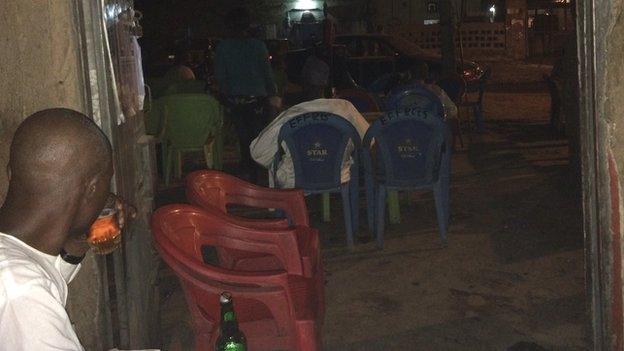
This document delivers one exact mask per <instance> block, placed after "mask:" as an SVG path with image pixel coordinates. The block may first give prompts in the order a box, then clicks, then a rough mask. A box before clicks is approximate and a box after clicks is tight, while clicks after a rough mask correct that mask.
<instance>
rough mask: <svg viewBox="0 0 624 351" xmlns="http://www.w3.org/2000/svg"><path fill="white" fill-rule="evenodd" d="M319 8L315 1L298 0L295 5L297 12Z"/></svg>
mask: <svg viewBox="0 0 624 351" xmlns="http://www.w3.org/2000/svg"><path fill="white" fill-rule="evenodd" d="M317 7H318V5H317V3H316V1H314V0H297V2H296V3H295V9H297V10H313V9H315V8H317Z"/></svg>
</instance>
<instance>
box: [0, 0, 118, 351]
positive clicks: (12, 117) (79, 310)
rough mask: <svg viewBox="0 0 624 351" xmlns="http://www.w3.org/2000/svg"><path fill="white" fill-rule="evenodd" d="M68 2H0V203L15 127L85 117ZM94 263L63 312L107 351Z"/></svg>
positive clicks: (90, 345)
mask: <svg viewBox="0 0 624 351" xmlns="http://www.w3.org/2000/svg"><path fill="white" fill-rule="evenodd" d="M73 4H74V2H73V1H68V0H54V1H48V0H29V1H24V0H2V1H0V201H1V199H3V198H4V196H5V194H6V186H7V178H6V172H4V170H5V169H6V164H7V161H8V160H7V156H8V147H9V145H10V141H11V136H12V134H13V132H14V130H15V128H16V127H17V125H18V124H19V123H20V122H21V121H22V120H23V119H24V118H25V117H27V116H28V115H30V114H32V113H33V112H36V111H38V110H41V109H44V108H49V107H67V108H72V109H75V110H78V111H81V112H85V109H86V104H85V101H86V100H85V93H84V90H83V86H84V84H83V77H84V76H83V69H82V64H81V56H80V49H79V43H80V38H79V33H78V28H79V26H78V25H77V21H76V18H75V10H74V7H73ZM102 286H103V283H102V281H101V274H100V270H99V269H98V268H97V263H96V258H94V257H88V258H87V259H86V260H85V263H84V264H83V269H82V271H81V272H80V274H79V275H78V277H77V278H76V280H75V281H74V282H72V283H71V284H70V292H69V297H70V298H69V303H68V310H69V313H70V317H71V319H72V322H73V323H74V324H75V328H76V330H77V332H78V335H79V337H80V339H81V340H82V342H83V344H84V345H85V348H86V349H87V350H102V349H105V348H106V347H108V345H107V344H106V341H105V339H106V338H105V334H107V331H106V330H105V329H103V328H102V326H103V325H104V321H105V318H106V316H105V314H103V313H102V310H105V309H101V308H100V307H102V304H103V301H104V291H103V290H104V289H103V288H102Z"/></svg>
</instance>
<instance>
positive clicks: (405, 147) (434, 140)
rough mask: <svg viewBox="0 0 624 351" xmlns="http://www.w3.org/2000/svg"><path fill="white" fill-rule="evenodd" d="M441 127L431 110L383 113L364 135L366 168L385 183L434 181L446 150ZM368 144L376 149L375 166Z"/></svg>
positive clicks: (410, 184)
mask: <svg viewBox="0 0 624 351" xmlns="http://www.w3.org/2000/svg"><path fill="white" fill-rule="evenodd" d="M445 128H446V124H445V123H444V121H443V120H442V119H441V118H440V116H439V113H438V112H437V111H435V110H426V109H418V108H414V109H411V110H410V109H405V110H398V111H392V112H388V113H386V115H385V116H383V117H382V118H380V119H378V120H376V121H375V122H373V124H372V125H371V127H370V128H369V129H368V131H367V133H366V136H365V137H364V140H363V147H362V149H363V155H364V161H363V162H365V165H366V169H367V170H368V171H369V172H370V173H372V174H376V175H377V177H378V178H379V180H381V181H382V182H383V183H384V184H386V185H389V186H399V187H418V186H425V185H430V184H433V183H434V182H436V181H437V180H438V177H439V171H440V167H441V162H442V157H443V154H444V153H445V152H447V150H446V146H445V145H446V144H447V142H448V141H447V140H446V139H447V138H448V133H446V131H445ZM373 141H374V142H373ZM371 147H376V151H377V152H376V158H377V168H376V169H374V168H373V165H372V162H371V156H370V151H371ZM370 175H371V174H369V175H367V176H370Z"/></svg>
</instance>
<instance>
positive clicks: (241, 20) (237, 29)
mask: <svg viewBox="0 0 624 351" xmlns="http://www.w3.org/2000/svg"><path fill="white" fill-rule="evenodd" d="M225 25H226V26H227V27H228V28H229V29H230V30H231V31H233V32H234V33H235V34H241V33H245V32H247V30H249V26H250V25H251V16H250V15H249V11H247V9H246V8H244V7H237V8H234V9H232V10H231V11H229V12H228V13H227V14H226V15H225Z"/></svg>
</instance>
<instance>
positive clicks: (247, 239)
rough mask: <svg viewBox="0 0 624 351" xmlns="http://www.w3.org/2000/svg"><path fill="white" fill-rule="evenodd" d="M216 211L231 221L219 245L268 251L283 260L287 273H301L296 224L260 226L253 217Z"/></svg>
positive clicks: (253, 250) (302, 272) (252, 250)
mask: <svg viewBox="0 0 624 351" xmlns="http://www.w3.org/2000/svg"><path fill="white" fill-rule="evenodd" d="M219 215H220V216H223V217H224V219H226V220H227V221H229V222H230V225H229V226H228V228H227V229H225V230H224V231H222V235H223V237H221V240H220V244H221V245H222V247H226V248H231V249H236V250H242V251H250V252H262V253H266V254H270V255H273V256H275V257H277V259H279V260H280V262H282V264H283V266H284V268H285V269H286V270H287V271H288V273H289V274H295V275H303V274H304V269H303V263H302V261H301V254H302V253H301V252H300V249H299V238H298V232H297V229H296V228H285V227H282V228H274V229H260V228H258V227H257V226H256V225H254V222H256V221H253V220H244V221H239V220H238V219H237V218H235V217H232V216H230V215H227V214H219ZM256 223H258V222H256ZM265 223H266V221H265Z"/></svg>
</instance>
